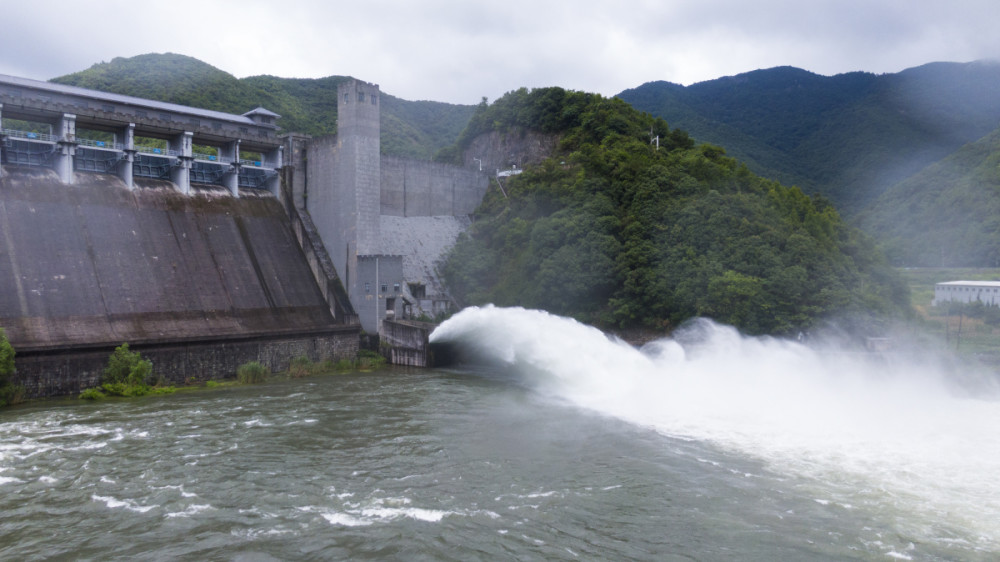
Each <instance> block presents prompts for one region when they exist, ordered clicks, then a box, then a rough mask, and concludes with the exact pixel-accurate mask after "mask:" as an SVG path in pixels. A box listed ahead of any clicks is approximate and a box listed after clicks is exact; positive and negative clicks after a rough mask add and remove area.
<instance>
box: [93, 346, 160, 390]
mask: <svg viewBox="0 0 1000 562" xmlns="http://www.w3.org/2000/svg"><path fill="white" fill-rule="evenodd" d="M152 374H153V363H152V362H151V361H149V360H148V359H143V358H142V356H141V355H140V354H139V352H137V351H129V348H128V343H123V344H121V345H120V346H118V347H116V348H115V351H114V353H112V354H111V357H110V358H109V359H108V366H107V367H105V369H104V377H103V378H102V379H101V382H102V383H104V384H105V385H107V384H114V385H125V386H148V385H149V383H150V380H149V379H150V378H151V376H152Z"/></svg>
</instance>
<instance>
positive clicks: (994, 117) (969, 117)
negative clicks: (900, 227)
mask: <svg viewBox="0 0 1000 562" xmlns="http://www.w3.org/2000/svg"><path fill="white" fill-rule="evenodd" d="M998 92H1000V63H996V62H985V61H980V62H972V63H931V64H927V65H923V66H920V67H916V68H911V69H908V70H904V71H902V72H899V73H896V74H883V75H875V74H870V73H863V72H854V73H848V74H840V75H837V76H831V77H827V76H820V75H817V74H813V73H811V72H807V71H805V70H800V69H797V68H791V67H778V68H772V69H767V70H756V71H753V72H748V73H745V74H740V75H737V76H730V77H725V78H719V79H717V80H710V81H707V82H701V83H698V84H693V85H691V86H687V87H684V86H680V85H677V84H671V83H669V82H649V83H647V84H643V85H642V86H639V87H638V88H635V89H631V90H626V91H624V92H622V93H621V94H619V97H621V98H622V99H623V100H625V101H627V102H629V103H630V104H632V105H633V106H634V107H636V108H637V109H640V110H642V111H647V112H649V113H651V114H652V115H655V116H657V117H662V118H664V119H665V120H666V121H667V122H668V123H670V125H671V126H672V127H679V128H681V129H685V130H687V131H688V132H689V133H690V134H691V136H692V137H694V138H696V139H698V140H699V141H701V142H709V143H713V144H718V145H720V146H723V147H725V148H726V151H727V152H728V153H729V154H730V155H731V156H734V157H736V158H738V159H740V160H742V161H744V162H746V163H747V165H748V166H749V167H750V168H751V169H752V170H754V171H755V172H757V173H760V174H762V175H765V176H767V177H772V178H774V179H777V180H779V181H782V182H784V183H788V184H795V185H798V186H800V187H801V188H802V189H804V190H805V191H807V192H810V193H817V192H818V193H821V194H823V195H824V196H826V197H827V198H829V199H831V200H832V201H833V202H834V204H835V205H837V207H838V208H839V209H841V211H842V212H844V213H846V214H847V215H849V216H852V215H854V214H855V213H857V212H859V211H861V210H862V209H864V208H865V207H866V206H867V205H869V204H870V203H872V202H873V201H874V200H875V199H877V198H878V196H879V195H880V194H881V193H882V192H884V191H885V190H887V189H888V188H889V187H890V186H892V185H894V184H896V183H898V182H900V181H902V180H904V179H906V178H907V177H910V176H911V175H913V174H915V173H917V172H918V171H920V170H921V169H923V168H924V167H926V166H927V165H929V164H931V163H933V162H936V161H938V160H940V159H941V158H944V157H945V156H947V155H948V154H950V153H952V152H954V151H955V150H957V149H958V148H959V147H961V146H962V145H964V144H966V143H969V142H973V141H975V140H977V139H979V138H981V137H983V136H984V135H986V134H988V133H989V132H990V131H992V130H993V129H994V128H996V127H997V125H998V123H1000V96H998V95H997V93H998Z"/></svg>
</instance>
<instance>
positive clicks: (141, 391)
mask: <svg viewBox="0 0 1000 562" xmlns="http://www.w3.org/2000/svg"><path fill="white" fill-rule="evenodd" d="M155 384H156V376H155V375H154V374H153V362H152V361H150V360H148V359H143V358H142V355H141V354H140V353H139V352H137V351H129V348H128V343H123V344H121V345H120V346H118V347H116V348H115V351H114V353H112V354H111V357H109V358H108V366H107V367H105V368H104V375H103V376H102V377H101V386H100V388H88V389H87V390H84V391H83V392H81V393H80V398H81V399H83V400H99V399H101V398H104V397H106V396H122V397H133V396H145V395H147V394H170V393H172V392H175V391H176V390H177V389H176V388H174V387H172V386H168V387H157V386H155Z"/></svg>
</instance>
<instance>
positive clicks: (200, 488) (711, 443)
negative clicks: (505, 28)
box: [0, 308, 1000, 561]
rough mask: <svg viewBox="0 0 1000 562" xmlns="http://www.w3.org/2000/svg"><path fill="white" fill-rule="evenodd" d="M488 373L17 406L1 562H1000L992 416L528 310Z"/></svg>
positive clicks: (441, 372)
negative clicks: (618, 335)
mask: <svg viewBox="0 0 1000 562" xmlns="http://www.w3.org/2000/svg"><path fill="white" fill-rule="evenodd" d="M433 338H434V339H435V340H438V341H450V342H454V343H456V344H458V345H460V346H462V348H463V349H465V350H466V352H467V356H468V357H472V358H475V359H476V361H475V363H474V364H471V365H465V366H462V367H456V368H451V369H437V370H435V369H426V370H418V369H400V368H385V369H380V370H377V371H373V372H367V373H351V374H345V375H327V376H318V377H312V378H304V379H294V380H275V381H274V382H269V383H266V384H262V385H254V386H243V387H225V388H217V389H212V390H206V391H199V392H193V393H178V394H174V395H167V396H156V397H148V398H144V399H137V400H109V401H103V402H97V403H85V402H78V401H50V402H43V403H36V404H29V405H25V406H20V407H14V408H9V409H6V410H3V411H0V513H2V520H0V559H4V560H32V559H51V558H64V559H100V560H108V559H129V560H142V559H147V560H151V559H157V560H160V559H167V558H173V559H188V560H336V559H378V560H386V559H389V560H392V559H395V560H461V561H467V560H497V559H509V560H515V559H516V560H595V559H604V560H611V559H615V560H619V559H630V560H736V559H739V560H778V559H784V560H844V559H859V560H897V559H901V560H956V559H961V560H989V559H995V558H996V557H997V556H998V555H1000V481H998V480H997V478H996V476H997V475H998V474H1000V401H998V399H997V396H998V395H997V393H996V392H995V391H994V390H993V387H992V385H991V383H990V382H989V381H988V380H987V381H986V382H983V381H979V382H976V383H975V384H973V383H970V381H969V379H968V378H967V377H966V378H964V379H963V381H962V384H955V380H954V379H955V377H954V376H953V375H954V373H948V372H943V371H945V370H946V369H944V368H942V367H939V366H935V365H934V364H932V363H931V362H928V361H926V360H921V361H906V360H903V359H900V360H899V361H895V360H894V361H886V360H884V359H883V360H880V361H875V362H873V361H871V358H859V357H854V356H843V357H841V356H835V355H831V354H828V353H823V352H819V351H816V350H814V349H811V348H808V347H805V346H802V345H799V344H796V343H792V342H785V341H780V340H773V339H768V338H745V337H741V336H740V335H739V334H737V333H736V332H735V331H734V330H731V329H729V328H726V327H723V326H717V325H714V324H711V323H708V322H703V323H700V324H696V325H695V327H694V328H693V329H691V330H689V331H688V332H686V333H685V334H680V335H678V337H677V339H676V340H670V341H663V342H658V343H656V344H653V345H650V346H647V347H646V348H644V349H643V350H642V351H641V352H640V351H637V350H635V349H633V348H630V347H628V346H627V345H625V344H623V343H620V342H617V341H615V340H613V339H612V338H609V337H607V336H605V335H604V334H601V333H600V332H598V331H597V330H594V329H593V328H589V327H587V326H583V325H580V324H578V323H576V322H573V321H571V320H567V319H564V318H559V317H555V316H551V315H548V314H545V313H539V312H534V311H525V310H520V309H496V308H483V309H469V310H466V311H464V312H462V313H460V314H459V315H456V316H455V317H454V318H452V319H451V320H449V321H448V322H447V323H446V324H445V325H443V326H442V327H441V328H439V330H438V331H437V332H436V333H435V334H434V336H433Z"/></svg>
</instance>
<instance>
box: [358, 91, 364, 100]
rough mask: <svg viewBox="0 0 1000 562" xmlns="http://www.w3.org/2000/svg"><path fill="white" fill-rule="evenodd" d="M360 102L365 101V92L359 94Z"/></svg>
mask: <svg viewBox="0 0 1000 562" xmlns="http://www.w3.org/2000/svg"><path fill="white" fill-rule="evenodd" d="M358 101H360V102H363V101H365V93H364V92H358Z"/></svg>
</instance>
